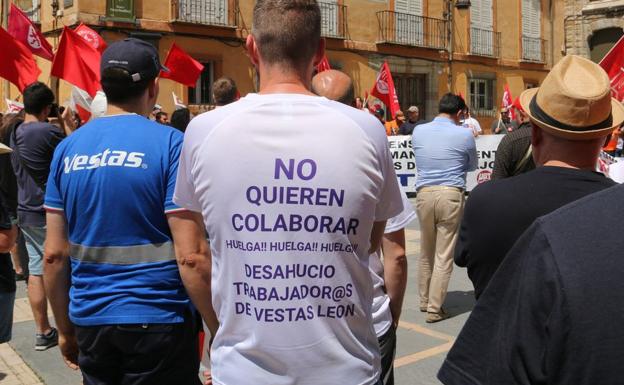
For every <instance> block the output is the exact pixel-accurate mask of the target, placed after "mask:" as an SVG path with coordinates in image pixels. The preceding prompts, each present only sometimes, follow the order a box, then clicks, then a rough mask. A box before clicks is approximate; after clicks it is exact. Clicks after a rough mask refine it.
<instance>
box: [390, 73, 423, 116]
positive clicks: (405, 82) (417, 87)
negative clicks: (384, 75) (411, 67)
mask: <svg viewBox="0 0 624 385" xmlns="http://www.w3.org/2000/svg"><path fill="white" fill-rule="evenodd" d="M392 77H393V80H394V86H395V87H396V91H397V96H398V98H399V104H400V105H401V110H403V112H404V113H406V114H407V112H406V111H407V109H408V108H410V107H411V106H416V107H418V109H419V111H420V119H429V118H430V117H428V116H425V115H426V111H427V109H426V107H427V106H426V102H427V93H426V92H427V75H425V74H393V75H392Z"/></svg>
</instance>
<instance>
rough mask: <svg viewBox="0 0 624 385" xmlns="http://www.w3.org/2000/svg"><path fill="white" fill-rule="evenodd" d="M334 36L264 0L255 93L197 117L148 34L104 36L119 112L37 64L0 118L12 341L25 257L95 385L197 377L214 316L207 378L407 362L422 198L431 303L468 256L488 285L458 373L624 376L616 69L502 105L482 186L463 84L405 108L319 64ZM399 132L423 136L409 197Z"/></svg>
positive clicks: (43, 344) (303, 2)
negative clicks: (33, 77) (394, 153)
mask: <svg viewBox="0 0 624 385" xmlns="http://www.w3.org/2000/svg"><path fill="white" fill-rule="evenodd" d="M320 35H321V12H320V8H319V6H318V4H316V2H315V1H312V2H311V1H308V0H292V1H289V2H283V1H280V0H258V1H257V2H256V5H255V8H254V20H253V28H252V31H251V34H250V35H249V36H248V38H247V40H246V49H247V52H248V55H249V58H250V60H251V62H252V63H253V65H254V66H255V68H256V70H257V71H258V75H259V82H260V83H259V92H258V93H257V94H249V95H247V96H245V97H244V98H240V94H239V91H238V89H237V87H236V84H235V82H234V81H233V80H232V79H230V78H227V77H224V78H220V79H218V80H216V81H215V82H214V84H213V88H212V99H213V100H214V104H215V108H214V109H213V110H211V111H210V112H207V113H203V114H200V115H198V116H195V117H194V116H193V115H192V114H191V111H190V110H189V109H188V108H185V107H183V106H180V107H179V108H178V109H176V110H175V111H174V112H173V113H172V114H171V115H169V114H168V113H166V112H165V111H163V109H162V107H161V106H159V105H157V104H156V101H157V99H158V96H159V86H158V74H159V73H160V72H161V71H165V72H167V71H168V70H167V68H166V67H164V66H163V65H161V63H160V59H159V56H158V52H157V50H156V49H155V48H154V47H153V46H152V45H150V44H149V43H146V42H144V41H142V40H138V39H133V38H129V39H125V40H122V41H118V42H115V43H113V44H111V45H110V46H109V47H108V49H107V50H106V51H105V52H104V53H103V55H102V64H101V85H102V89H103V91H104V93H105V94H106V99H107V111H106V114H105V115H104V116H102V117H99V118H96V119H92V120H91V121H89V122H81V121H80V119H79V118H77V115H76V114H74V113H73V112H72V111H71V109H69V108H67V109H61V108H59V107H58V106H57V105H56V104H55V100H54V99H55V98H54V94H53V93H52V91H51V90H50V88H49V87H47V86H46V85H45V84H42V83H34V84H32V85H30V86H29V87H27V88H26V89H25V90H24V93H23V100H24V110H23V111H22V112H21V113H17V114H7V115H4V116H3V117H2V124H1V125H0V140H1V143H0V343H2V342H6V341H8V340H10V338H11V327H12V313H13V304H14V300H15V291H16V284H15V281H16V279H19V278H20V277H17V276H16V275H20V276H25V277H26V279H27V286H28V299H29V303H30V306H31V308H32V312H33V315H34V319H35V326H36V330H35V331H34V342H35V343H34V348H35V349H36V350H46V349H49V348H50V347H53V346H56V345H57V344H58V345H59V348H60V352H61V355H62V358H63V360H64V361H65V363H66V364H67V365H68V366H69V367H70V368H72V369H74V370H80V371H81V373H82V376H83V381H84V383H85V384H87V385H91V384H110V385H112V384H175V383H180V384H200V383H201V381H200V379H199V376H198V373H199V370H200V357H201V354H198V351H197V350H198V349H197V347H198V345H199V344H200V341H199V340H200V335H201V334H202V333H205V334H206V337H205V342H204V345H203V347H202V349H201V350H202V351H203V352H205V353H206V354H207V355H208V352H209V356H208V361H209V363H210V371H209V372H206V373H205V374H204V375H205V381H206V383H208V384H209V383H214V384H220V385H238V384H247V383H257V384H266V385H274V384H311V383H318V384H335V383H342V384H354V385H355V384H363V385H387V384H394V372H393V361H394V358H395V354H396V346H397V343H400V341H397V337H396V331H397V327H398V325H399V321H400V319H401V313H402V307H403V299H404V295H405V290H406V286H407V282H408V273H407V272H408V269H407V257H406V254H407V252H406V244H405V228H406V227H407V226H408V225H409V224H410V223H411V222H412V221H415V220H418V221H419V225H420V231H421V249H420V253H419V256H418V293H419V310H420V311H421V312H423V313H425V314H426V317H425V321H426V322H427V323H436V322H441V321H443V320H445V319H447V318H449V317H452V316H453V314H451V313H449V312H447V311H446V310H445V308H444V303H445V299H446V294H447V290H448V285H449V280H450V277H451V274H452V271H453V266H454V264H456V265H458V266H460V267H466V268H467V272H468V276H469V278H470V280H471V281H472V283H473V285H474V289H475V292H474V294H475V297H476V299H477V304H476V307H475V309H474V311H473V312H472V314H471V316H470V318H469V319H468V321H467V323H466V325H465V326H464V329H463V330H462V332H461V333H460V335H459V337H458V339H457V342H456V343H455V345H454V346H453V348H452V349H451V351H450V353H449V354H448V357H447V359H446V361H445V362H444V365H443V366H442V368H441V370H440V372H439V374H438V377H439V379H440V380H441V381H442V382H443V383H444V384H447V385H451V384H453V385H454V384H457V385H459V384H491V385H495V384H496V385H498V384H561V385H564V384H572V383H574V384H620V383H622V382H624V374H623V373H622V372H621V370H620V368H619V365H618V364H619V362H620V361H621V354H620V351H621V346H622V344H623V343H624V333H622V332H621V330H620V327H621V325H622V323H623V322H624V313H623V312H622V310H621V306H622V304H623V303H624V281H623V280H622V279H621V273H622V272H623V271H624V260H622V258H621V257H620V256H621V240H620V236H619V231H618V228H617V226H613V225H612V224H611V223H610V220H609V218H612V217H613V215H618V216H619V214H624V213H623V212H622V211H623V210H624V209H622V208H621V207H622V205H621V204H619V201H620V200H621V198H622V194H623V190H622V187H617V186H616V184H615V182H613V181H612V180H611V179H609V178H608V177H606V176H605V175H603V174H601V173H599V172H596V164H597V162H598V158H599V156H600V154H601V151H602V150H603V148H604V146H605V144H606V143H609V145H608V146H607V148H606V149H607V150H608V151H610V152H612V153H613V154H616V152H617V151H618V150H619V151H621V147H622V146H621V145H620V144H621V143H620V144H618V143H619V142H620V141H621V138H620V135H621V134H620V132H621V131H618V129H619V128H620V127H621V126H622V124H623V122H624V107H622V105H621V104H620V103H619V102H617V101H615V100H614V99H612V98H611V96H610V85H609V80H608V78H607V75H606V73H605V72H604V70H602V69H601V68H600V67H599V66H597V65H596V64H594V63H592V62H590V61H588V60H586V59H583V58H580V57H577V56H567V57H565V58H564V59H563V60H561V61H560V62H559V63H558V64H557V65H555V66H554V67H553V68H552V70H551V72H550V73H549V74H548V76H547V77H546V78H545V79H544V81H543V84H542V86H541V87H540V88H534V89H530V90H527V91H525V92H524V93H523V94H522V95H521V96H520V99H519V100H520V104H519V105H518V106H515V107H513V108H516V110H517V111H516V113H517V116H516V121H515V122H514V123H512V122H511V121H510V120H509V111H508V110H504V111H501V117H500V119H499V120H498V121H496V122H494V124H493V125H492V131H493V133H494V134H506V136H505V137H504V138H503V140H502V141H501V143H500V145H499V148H498V155H497V158H496V161H495V167H494V180H493V181H491V182H488V183H485V184H483V185H480V186H478V187H477V188H476V189H475V190H473V191H472V192H471V194H470V196H469V198H468V199H466V175H467V173H468V172H471V171H474V170H475V169H476V168H477V162H478V158H477V150H476V140H475V138H476V137H477V136H479V135H480V134H482V132H483V130H482V129H481V126H480V124H479V122H478V121H477V120H476V119H475V118H474V117H472V116H471V115H470V108H469V106H467V105H466V102H465V101H464V99H463V98H462V97H460V96H458V95H455V94H452V93H448V94H446V95H444V96H443V97H442V98H441V99H440V101H439V104H438V115H437V116H436V117H435V118H434V119H433V120H431V121H425V120H423V119H422V116H421V111H420V110H419V108H418V107H417V106H410V107H409V108H408V109H407V110H406V112H407V116H405V115H404V113H403V112H402V111H396V112H395V114H394V116H392V117H391V118H390V119H389V120H388V119H386V112H385V111H384V110H383V108H381V106H380V105H373V106H372V107H370V108H369V106H368V105H367V104H368V101H366V100H362V98H359V97H356V96H355V92H354V86H353V82H352V79H350V78H349V77H348V76H347V75H346V74H344V73H342V72H340V71H336V70H329V71H324V72H321V73H318V74H315V72H316V70H315V68H316V65H317V64H318V63H319V62H320V61H321V59H322V58H323V56H324V48H325V43H324V40H323V39H321V36H320ZM313 75H314V76H313ZM571 90H573V91H571ZM572 107H574V108H572ZM362 110H364V111H362ZM232 132H236V133H237V134H239V135H237V137H236V143H235V144H236V145H235V146H232ZM393 135H410V136H411V142H412V147H413V151H414V157H415V161H416V165H417V168H418V171H417V172H418V178H417V184H416V186H415V187H416V189H417V196H416V204H415V210H414V208H413V207H412V203H411V202H410V201H409V200H408V199H407V197H406V195H405V194H404V193H402V192H401V189H400V187H399V184H398V182H397V178H396V175H395V172H394V167H393V161H392V158H391V155H390V151H389V148H388V138H387V137H388V136H393ZM344 143H349V144H350V145H349V146H344ZM609 146H611V147H613V148H612V149H611V147H609ZM20 240H21V242H20ZM20 244H21V245H22V246H21V247H20ZM26 259H27V262H26ZM48 302H49V303H50V305H51V307H52V312H53V314H54V323H55V325H56V327H53V326H52V324H51V322H50V320H49V319H48V309H47V307H48Z"/></svg>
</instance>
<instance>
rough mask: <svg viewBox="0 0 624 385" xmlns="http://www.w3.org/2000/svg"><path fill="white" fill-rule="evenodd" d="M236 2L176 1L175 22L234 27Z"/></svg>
mask: <svg viewBox="0 0 624 385" xmlns="http://www.w3.org/2000/svg"><path fill="white" fill-rule="evenodd" d="M238 9H239V8H238V0H178V7H177V12H178V15H177V18H176V20H177V21H181V22H185V23H193V24H203V25H215V26H223V27H236V26H237V24H238Z"/></svg>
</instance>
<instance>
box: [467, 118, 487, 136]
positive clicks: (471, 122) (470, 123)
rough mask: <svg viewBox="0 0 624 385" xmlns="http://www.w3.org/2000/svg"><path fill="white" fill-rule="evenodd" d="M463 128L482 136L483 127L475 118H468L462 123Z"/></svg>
mask: <svg viewBox="0 0 624 385" xmlns="http://www.w3.org/2000/svg"><path fill="white" fill-rule="evenodd" d="M462 126H464V127H466V128H468V129H470V130H472V132H473V134H481V133H483V130H482V129H481V125H480V124H479V121H478V120H477V119H475V118H473V117H469V118H466V119H465V120H464V122H463V123H462Z"/></svg>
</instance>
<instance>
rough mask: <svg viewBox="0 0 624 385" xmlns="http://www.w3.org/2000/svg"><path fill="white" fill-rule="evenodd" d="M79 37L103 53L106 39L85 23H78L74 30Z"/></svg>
mask: <svg viewBox="0 0 624 385" xmlns="http://www.w3.org/2000/svg"><path fill="white" fill-rule="evenodd" d="M74 32H76V33H77V34H78V35H79V36H80V37H82V38H83V39H85V40H86V41H87V43H89V44H91V46H92V47H93V48H95V49H96V50H98V51H99V52H100V53H103V52H104V51H105V50H106V47H107V44H106V41H105V40H104V39H103V38H102V36H100V34H99V33H97V32H95V31H94V30H92V29H91V28H89V27H87V26H86V25H85V24H82V23H81V24H80V25H79V26H78V28H76V29H75V30H74Z"/></svg>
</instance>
